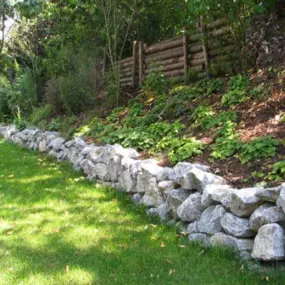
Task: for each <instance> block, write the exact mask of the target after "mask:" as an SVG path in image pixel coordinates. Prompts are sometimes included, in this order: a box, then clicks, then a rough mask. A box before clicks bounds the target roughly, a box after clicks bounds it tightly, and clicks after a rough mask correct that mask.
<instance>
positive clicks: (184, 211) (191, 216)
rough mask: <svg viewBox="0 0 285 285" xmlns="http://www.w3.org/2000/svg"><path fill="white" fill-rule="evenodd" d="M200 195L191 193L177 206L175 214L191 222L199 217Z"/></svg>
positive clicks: (200, 208)
mask: <svg viewBox="0 0 285 285" xmlns="http://www.w3.org/2000/svg"><path fill="white" fill-rule="evenodd" d="M201 199H202V195H201V194H200V193H194V194H191V195H190V196H189V197H188V198H187V199H186V200H185V201H184V202H183V203H182V204H181V205H180V206H179V207H178V208H177V215H178V217H179V218H180V219H181V220H182V221H187V222H193V221H196V220H198V219H200V217H201V214H202V211H203V207H202V205H201Z"/></svg>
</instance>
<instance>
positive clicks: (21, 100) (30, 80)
mask: <svg viewBox="0 0 285 285" xmlns="http://www.w3.org/2000/svg"><path fill="white" fill-rule="evenodd" d="M37 103H38V98H37V83H36V78H35V76H34V74H33V72H32V70H31V69H28V68H27V69H25V70H22V71H19V72H18V74H17V75H16V79H15V82H14V83H13V85H12V92H10V94H9V98H8V105H9V108H10V109H11V110H12V112H13V113H15V112H17V110H16V106H19V108H20V110H21V112H22V114H23V115H24V116H28V115H29V114H30V113H31V112H32V109H33V107H34V106H36V105H37Z"/></svg>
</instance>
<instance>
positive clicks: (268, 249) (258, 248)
mask: <svg viewBox="0 0 285 285" xmlns="http://www.w3.org/2000/svg"><path fill="white" fill-rule="evenodd" d="M251 256H252V258H254V259H259V260H264V261H275V260H282V259H284V257H285V252H284V230H283V228H282V227H281V226H280V225H278V224H275V223H274V224H268V225H264V226H262V227H261V228H260V229H259V230H258V233H257V236H256V237H255V239H254V246H253V250H252V254H251Z"/></svg>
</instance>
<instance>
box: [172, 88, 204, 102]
mask: <svg viewBox="0 0 285 285" xmlns="http://www.w3.org/2000/svg"><path fill="white" fill-rule="evenodd" d="M202 93H203V89H201V88H197V86H188V85H179V86H176V87H174V88H172V89H171V90H170V92H169V96H172V97H176V98H181V99H183V100H189V99H194V98H198V97H199V96H200V95H201V94H202Z"/></svg>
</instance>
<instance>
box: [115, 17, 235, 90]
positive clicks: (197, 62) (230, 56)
mask: <svg viewBox="0 0 285 285" xmlns="http://www.w3.org/2000/svg"><path fill="white" fill-rule="evenodd" d="M238 53H239V52H238V50H237V48H236V46H235V45H234V41H233V38H232V35H231V31H230V27H229V26H227V23H226V21H225V20H218V21H215V22H212V23H210V24H204V21H203V18H202V17H201V19H200V21H199V24H198V25H197V28H196V30H195V31H194V32H191V33H190V32H188V31H187V30H185V32H184V34H183V35H180V36H176V37H174V38H171V39H168V40H165V41H162V42H160V43H157V44H153V45H150V46H147V45H146V44H144V43H142V42H140V41H135V42H134V44H133V56H131V57H128V58H125V59H123V60H122V61H121V62H120V70H121V72H120V84H121V86H133V87H137V86H139V85H141V84H142V83H143V80H144V78H145V76H146V75H147V74H149V73H150V72H151V71H152V70H161V71H162V72H163V74H164V76H165V77H166V78H175V79H181V80H183V79H184V78H186V77H185V75H188V77H189V76H190V75H191V74H192V75H195V76H197V77H204V76H207V75H208V74H209V73H210V69H211V68H212V67H213V66H214V65H217V64H221V63H223V62H233V61H234V60H236V59H237V58H238Z"/></svg>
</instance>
